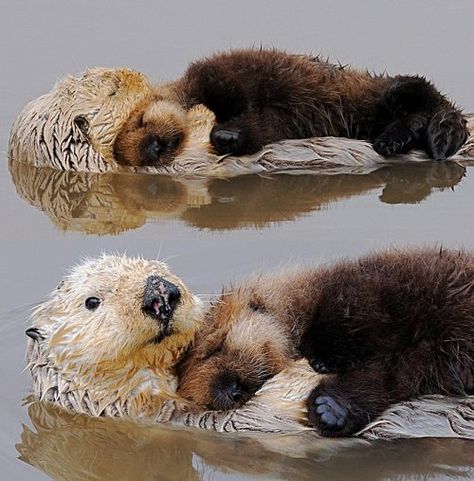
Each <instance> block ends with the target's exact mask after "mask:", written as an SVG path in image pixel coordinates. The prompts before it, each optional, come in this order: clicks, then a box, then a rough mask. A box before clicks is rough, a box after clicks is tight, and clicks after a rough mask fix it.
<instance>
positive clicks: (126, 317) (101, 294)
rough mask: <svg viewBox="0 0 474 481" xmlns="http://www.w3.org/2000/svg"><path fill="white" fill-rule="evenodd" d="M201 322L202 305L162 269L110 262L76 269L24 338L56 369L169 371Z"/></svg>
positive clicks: (101, 260)
mask: <svg viewBox="0 0 474 481" xmlns="http://www.w3.org/2000/svg"><path fill="white" fill-rule="evenodd" d="M201 315H202V307H201V302H200V301H199V300H198V299H197V298H196V297H194V296H193V295H192V294H191V293H190V292H189V291H188V289H187V288H186V286H185V285H184V284H183V282H182V281H181V280H180V279H179V278H178V277H176V276H174V275H173V274H171V273H170V271H169V270H168V268H167V267H166V265H165V264H163V263H161V262H158V261H147V260H144V259H131V258H126V257H119V256H107V255H105V256H102V257H100V258H96V259H92V260H88V261H87V262H85V263H83V264H81V265H79V266H77V267H75V268H74V269H73V270H72V272H71V273H70V275H68V276H67V277H66V278H65V280H64V281H63V282H61V284H60V285H59V286H58V288H57V289H56V291H55V292H53V294H52V296H51V298H50V299H49V300H48V301H46V302H45V303H43V304H42V305H40V306H39V307H38V308H37V309H36V311H35V312H34V313H33V316H32V326H31V327H30V328H29V329H28V330H27V331H26V333H27V335H28V336H29V337H31V338H32V339H33V341H31V342H39V343H40V346H41V348H42V349H43V350H44V351H46V352H47V353H48V357H49V359H50V361H51V362H52V364H53V365H55V366H56V367H57V368H58V369H66V370H67V369H69V370H70V371H79V370H80V371H82V372H86V371H87V370H89V369H100V366H103V367H104V366H105V367H107V369H108V370H110V372H111V371H112V370H113V369H119V368H120V367H122V366H124V365H128V364H133V365H135V366H140V365H143V366H147V365H150V366H153V365H157V366H158V365H159V366H162V367H166V366H169V365H172V364H173V362H174V361H176V357H177V356H178V355H179V354H180V352H181V351H182V350H183V349H184V348H185V347H186V346H187V344H188V343H189V342H190V341H191V340H192V338H193V337H194V334H195V332H196V330H197V329H198V327H199V325H200V322H201ZM104 369H105V368H104Z"/></svg>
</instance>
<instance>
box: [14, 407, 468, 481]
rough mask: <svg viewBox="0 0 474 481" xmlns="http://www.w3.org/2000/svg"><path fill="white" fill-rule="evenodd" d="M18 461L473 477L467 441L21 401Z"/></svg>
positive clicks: (328, 475) (265, 473)
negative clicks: (158, 421) (328, 433)
mask: <svg viewBox="0 0 474 481" xmlns="http://www.w3.org/2000/svg"><path fill="white" fill-rule="evenodd" d="M28 414H29V418H30V422H31V424H32V427H31V428H29V427H27V426H23V431H22V433H21V436H20V438H21V439H20V442H19V443H18V444H17V446H16V448H17V451H18V453H19V459H20V460H22V461H24V462H26V463H28V464H30V465H32V466H34V467H36V468H37V469H39V470H41V471H42V472H43V473H45V474H46V475H48V476H50V477H51V478H53V479H55V480H58V481H60V480H64V481H76V480H77V481H79V480H81V481H84V480H97V479H101V480H104V481H107V480H114V481H115V480H136V479H140V480H143V481H146V480H150V481H151V480H163V481H165V480H166V481H171V480H173V481H174V480H182V481H194V480H215V481H218V480H219V479H222V478H221V476H222V477H225V475H226V474H227V473H233V474H240V475H241V476H242V477H249V478H251V479H268V478H269V477H271V478H272V479H284V480H294V481H300V480H309V479H311V480H315V481H318V480H321V481H323V480H324V481H331V480H334V481H335V480H340V479H351V480H354V481H358V480H361V481H362V480H364V481H371V480H373V481H376V480H377V481H379V480H380V481H382V480H383V481H389V480H398V481H402V480H404V481H408V480H417V479H446V478H449V479H453V480H456V479H459V480H461V479H472V475H473V474H474V460H473V458H472V452H471V451H472V446H471V443H470V442H469V441H462V440H447V439H444V440H437V439H429V440H428V439H426V440H422V439H419V440H414V439H413V440H403V441H397V442H393V441H391V442H384V441H379V442H373V443H369V442H367V441H360V440H338V441H334V440H329V441H328V440H325V439H322V440H318V441H315V440H314V438H313V439H312V440H311V441H310V440H308V439H306V438H305V437H304V436H302V435H299V436H283V435H280V436H275V435H269V436H253V437H252V436H242V435H237V434H232V435H230V434H217V433H211V432H207V431H199V430H196V429H181V430H179V429H176V428H172V427H164V426H156V425H155V426H151V425H146V424H138V423H133V422H131V421H127V420H116V419H109V418H93V417H88V416H84V415H78V414H76V415H74V414H71V413H69V412H66V411H63V410H61V409H58V408H55V407H53V406H51V405H48V404H44V403H41V402H33V403H31V404H30V405H29V406H28Z"/></svg>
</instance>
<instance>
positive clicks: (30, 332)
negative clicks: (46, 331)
mask: <svg viewBox="0 0 474 481" xmlns="http://www.w3.org/2000/svg"><path fill="white" fill-rule="evenodd" d="M25 334H26V335H27V336H28V337H31V339H33V341H42V340H44V336H43V335H42V334H41V332H40V331H39V329H38V328H37V327H30V328H29V329H27V330H26V331H25Z"/></svg>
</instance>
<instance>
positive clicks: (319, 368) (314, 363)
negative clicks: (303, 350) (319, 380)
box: [309, 357, 334, 374]
mask: <svg viewBox="0 0 474 481" xmlns="http://www.w3.org/2000/svg"><path fill="white" fill-rule="evenodd" d="M309 364H310V366H311V367H312V368H313V369H314V370H315V371H316V372H317V373H319V374H328V373H330V372H334V371H333V370H331V369H330V367H329V366H328V365H327V364H325V363H324V362H323V361H321V359H318V358H316V357H313V358H311V359H309Z"/></svg>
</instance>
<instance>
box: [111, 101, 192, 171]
mask: <svg viewBox="0 0 474 481" xmlns="http://www.w3.org/2000/svg"><path fill="white" fill-rule="evenodd" d="M186 136H187V118H186V112H185V110H184V109H183V108H181V107H180V106H179V105H178V104H177V103H175V102H173V101H170V100H165V99H163V98H161V97H160V96H157V95H155V96H154V97H153V98H151V99H147V100H145V101H144V102H142V103H141V104H140V105H139V106H138V107H137V108H136V109H135V110H134V111H133V112H132V114H131V115H130V117H129V119H128V120H127V122H125V124H124V125H123V127H122V129H121V130H120V132H119V134H118V136H117V139H116V141H115V145H114V156H115V159H116V161H117V162H118V163H119V164H121V165H126V166H135V167H163V166H167V165H169V164H171V163H172V162H173V160H174V159H175V158H176V156H177V155H178V154H179V153H180V152H181V151H182V150H183V146H184V142H185V139H186Z"/></svg>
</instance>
